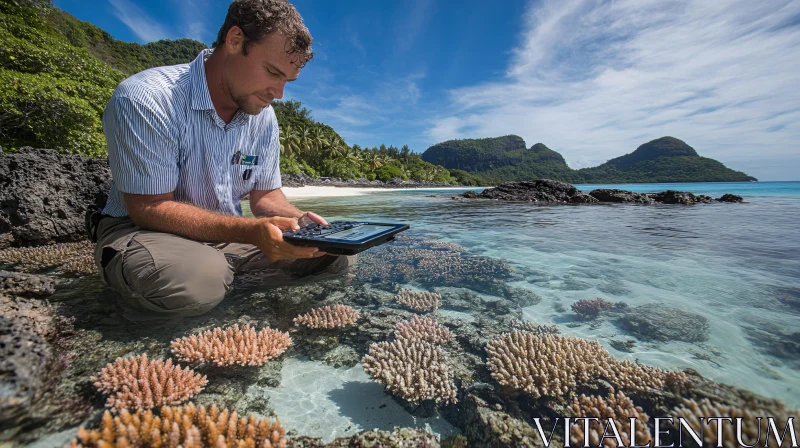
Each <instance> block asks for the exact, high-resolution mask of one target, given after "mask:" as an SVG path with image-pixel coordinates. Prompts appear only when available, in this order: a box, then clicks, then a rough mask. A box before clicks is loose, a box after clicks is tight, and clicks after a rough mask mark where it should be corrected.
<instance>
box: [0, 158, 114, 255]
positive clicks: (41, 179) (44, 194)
mask: <svg viewBox="0 0 800 448" xmlns="http://www.w3.org/2000/svg"><path fill="white" fill-rule="evenodd" d="M110 185H111V170H110V168H109V166H108V161H107V160H105V159H90V158H87V157H82V156H73V155H65V154H60V153H59V152H58V151H57V150H55V149H34V148H31V147H27V146H26V147H23V148H20V150H19V152H17V153H16V154H3V153H0V233H5V232H11V233H12V234H13V237H14V244H15V245H18V246H35V245H43V244H52V243H60V242H71V241H80V240H84V239H86V232H85V230H84V215H85V212H86V210H87V208H89V207H94V206H102V205H105V202H106V199H107V195H108V190H109V188H110Z"/></svg>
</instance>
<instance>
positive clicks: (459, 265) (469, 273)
mask: <svg viewBox="0 0 800 448" xmlns="http://www.w3.org/2000/svg"><path fill="white" fill-rule="evenodd" d="M354 273H355V275H356V278H357V279H358V280H361V281H366V282H396V283H410V282H417V283H419V284H421V285H423V286H426V287H429V288H433V287H441V286H453V287H458V288H470V289H474V290H475V291H480V292H487V293H489V294H494V293H496V292H497V290H499V289H501V288H502V287H504V286H505V283H504V281H505V280H508V279H510V278H512V277H513V271H512V269H511V268H510V267H509V265H508V263H506V262H505V261H503V260H500V259H496V258H489V257H482V256H475V255H468V254H467V253H466V251H464V249H463V248H461V247H460V246H458V245H454V244H452V243H446V242H444V241H441V240H433V239H426V238H422V237H420V236H417V235H413V234H412V235H398V236H397V238H396V239H395V241H394V242H393V243H392V244H391V245H382V246H378V247H375V248H373V249H370V250H369V251H367V252H364V254H363V255H360V257H359V262H358V265H357V266H356V268H355V271H354Z"/></svg>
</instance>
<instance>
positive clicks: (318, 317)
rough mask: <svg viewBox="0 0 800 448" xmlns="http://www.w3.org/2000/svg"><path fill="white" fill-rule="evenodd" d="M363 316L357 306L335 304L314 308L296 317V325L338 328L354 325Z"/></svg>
mask: <svg viewBox="0 0 800 448" xmlns="http://www.w3.org/2000/svg"><path fill="white" fill-rule="evenodd" d="M360 317H361V314H359V313H358V311H356V310H355V308H353V307H351V306H347V305H333V306H323V307H319V308H314V309H312V310H311V311H309V312H308V313H306V314H303V315H302V316H299V317H296V318H295V319H294V324H295V325H305V326H307V327H310V328H336V327H346V326H348V325H353V324H354V323H356V321H357V320H358V319H359V318H360Z"/></svg>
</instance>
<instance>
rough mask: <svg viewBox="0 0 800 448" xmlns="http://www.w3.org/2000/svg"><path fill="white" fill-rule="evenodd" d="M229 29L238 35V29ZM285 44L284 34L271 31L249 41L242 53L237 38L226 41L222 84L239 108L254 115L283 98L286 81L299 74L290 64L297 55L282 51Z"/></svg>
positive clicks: (286, 40)
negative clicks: (257, 40)
mask: <svg viewBox="0 0 800 448" xmlns="http://www.w3.org/2000/svg"><path fill="white" fill-rule="evenodd" d="M231 32H233V33H234V34H236V33H238V35H240V36H241V30H239V29H238V28H236V27H234V28H232V29H231ZM229 34H230V33H229ZM231 40H233V41H234V45H231ZM289 45H290V42H289V39H287V38H286V36H284V35H283V34H282V33H280V32H274V33H272V34H270V35H268V36H267V37H266V38H264V39H262V40H261V42H254V43H251V44H250V46H249V47H248V51H247V55H246V56H245V55H244V54H243V53H242V47H243V44H242V41H241V39H229V40H228V44H227V45H226V50H228V52H229V57H228V61H227V62H228V63H227V64H226V67H225V73H224V78H223V83H224V85H225V87H226V89H227V91H228V93H229V94H230V96H231V98H232V99H233V101H234V102H235V103H236V104H237V105H238V106H239V109H241V110H243V111H244V112H246V113H248V114H250V115H257V114H259V113H260V112H261V110H262V109H264V108H265V107H267V106H269V105H270V103H272V100H274V99H281V98H283V88H284V86H285V85H286V83H287V82H291V81H294V80H295V79H297V76H298V75H299V74H300V68H299V67H297V66H296V65H295V64H293V63H292V62H293V61H296V59H297V56H296V55H291V54H288V53H287V51H286V49H287V48H289Z"/></svg>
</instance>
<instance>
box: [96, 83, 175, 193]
mask: <svg viewBox="0 0 800 448" xmlns="http://www.w3.org/2000/svg"><path fill="white" fill-rule="evenodd" d="M103 133H104V134H105V137H106V142H107V145H108V161H109V165H110V166H111V174H112V176H113V178H114V184H115V185H116V187H117V188H118V189H119V191H122V192H125V193H132V194H164V193H170V192H173V191H175V188H176V187H177V185H178V157H177V152H176V151H175V148H176V146H175V144H174V141H175V140H174V138H172V137H171V135H170V134H171V133H170V132H169V125H168V122H167V120H166V117H165V116H164V114H163V113H159V111H157V109H156V108H153V107H148V106H147V105H145V104H142V103H141V102H140V101H137V100H134V99H132V98H128V97H125V96H117V95H112V97H111V100H110V101H109V102H108V106H106V109H105V111H104V113H103Z"/></svg>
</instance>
